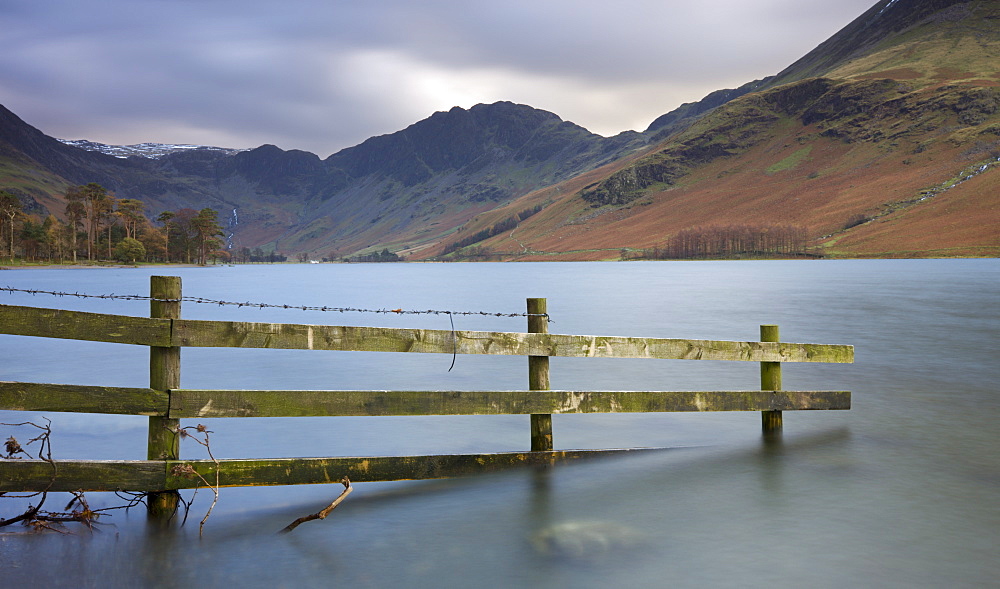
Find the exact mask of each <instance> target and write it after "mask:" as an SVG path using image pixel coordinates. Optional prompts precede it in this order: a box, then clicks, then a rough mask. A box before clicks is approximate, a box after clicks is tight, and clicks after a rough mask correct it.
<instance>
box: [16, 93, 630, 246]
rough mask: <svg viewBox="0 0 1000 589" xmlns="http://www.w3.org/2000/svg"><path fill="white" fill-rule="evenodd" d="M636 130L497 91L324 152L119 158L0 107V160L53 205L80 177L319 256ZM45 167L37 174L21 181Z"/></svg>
mask: <svg viewBox="0 0 1000 589" xmlns="http://www.w3.org/2000/svg"><path fill="white" fill-rule="evenodd" d="M644 143H645V142H644V140H643V138H642V137H641V136H640V134H638V133H634V132H629V133H623V134H620V135H618V136H616V137H612V138H605V137H601V136H599V135H596V134H594V133H591V132H589V131H587V130H586V129H584V128H583V127H580V126H578V125H575V124H573V123H570V122H567V121H563V120H562V119H560V118H559V117H558V116H556V115H555V114H552V113H550V112H546V111H542V110H538V109H534V108H531V107H529V106H525V105H518V104H513V103H510V102H499V103H496V104H491V105H485V104H481V105H477V106H474V107H472V108H470V109H467V110H466V109H462V108H457V107H456V108H453V109H451V110H450V111H448V112H439V113H435V114H434V115H432V116H431V117H429V118H427V119H425V120H423V121H419V122H417V123H414V124H413V125H410V126H409V127H407V128H406V129H403V130H401V131H399V132H396V133H393V134H390V135H383V136H380V137H373V138H371V139H368V140H367V141H365V142H363V143H362V144H360V145H357V146H355V147H351V148H347V149H344V150H342V151H340V152H338V153H335V154H333V155H331V156H330V157H328V158H327V159H325V160H321V159H320V158H319V157H317V156H316V155H314V154H311V153H308V152H304V151H298V150H290V151H284V150H281V149H279V148H277V147H275V146H273V145H263V146H261V147H258V148H256V149H252V150H248V151H240V152H237V153H231V151H229V150H225V149H222V148H206V149H176V148H173V149H158V152H159V153H157V157H155V158H153V157H148V156H149V155H150V154H149V150H145V151H146V152H145V153H143V156H138V155H132V156H130V157H127V158H124V159H123V158H120V157H113V156H111V155H107V154H105V153H100V152H98V151H92V150H96V149H99V150H100V151H101V152H108V151H112V152H113V151H115V150H113V149H110V148H101V147H100V146H99V145H98V144H94V143H87V144H79V145H81V146H82V147H85V148H86V149H80V148H78V147H77V146H73V145H68V144H66V143H65V142H60V141H59V140H56V139H53V138H51V137H48V136H46V135H44V134H43V133H42V132H41V131H39V130H37V129H35V128H33V127H31V126H30V125H28V124H26V123H24V122H23V121H21V120H20V119H19V118H17V117H16V115H14V114H13V113H11V112H10V111H8V110H6V109H2V108H0V155H4V154H5V155H6V156H7V158H8V159H7V161H10V162H11V163H10V166H9V167H6V166H4V167H0V182H2V183H3V184H4V185H5V186H9V187H10V189H12V190H14V191H15V193H17V194H19V195H20V196H21V198H22V200H24V201H26V202H27V201H29V200H33V201H37V202H39V203H43V205H44V208H46V209H48V211H50V212H52V213H54V214H56V215H60V214H61V212H62V208H63V207H62V206H61V205H60V204H59V203H58V200H57V198H56V195H57V194H58V193H59V192H60V191H62V190H63V189H64V188H65V187H66V186H67V185H69V184H80V183H86V182H98V183H100V184H102V185H104V186H105V187H106V188H109V189H110V190H112V191H114V192H115V193H116V194H117V195H118V196H129V197H136V198H140V199H141V200H143V201H144V202H146V203H147V212H148V213H150V214H151V216H153V217H155V216H156V215H157V214H158V213H159V212H161V211H163V210H166V209H177V208H181V207H191V208H196V209H197V208H202V207H204V206H210V207H213V208H216V209H217V210H219V211H221V212H222V214H223V216H227V215H229V214H230V211H233V212H234V218H235V219H238V223H239V224H238V226H237V227H236V229H237V231H236V236H235V237H236V244H237V245H238V246H244V245H245V246H248V247H255V246H264V247H267V248H276V249H278V250H280V251H283V252H299V251H308V252H312V253H313V254H314V255H315V257H320V256H326V255H327V254H328V253H330V252H331V251H332V250H336V252H337V253H338V254H352V253H355V252H358V251H361V250H364V249H365V248H368V247H372V248H374V247H376V246H377V247H378V248H379V249H381V248H384V247H387V246H388V247H391V248H393V249H399V248H400V247H401V245H402V244H403V243H404V242H413V243H418V242H420V241H427V240H429V239H434V238H436V237H438V236H440V235H442V234H445V233H447V232H450V231H452V230H453V229H454V227H455V226H456V225H458V224H461V223H462V222H464V221H466V220H468V219H469V218H470V217H471V216H472V215H474V214H476V213H479V212H482V211H484V210H488V209H490V208H493V207H495V206H496V205H497V204H498V203H504V202H507V201H509V200H511V199H513V198H515V197H518V196H521V195H523V194H525V193H528V192H530V191H532V190H535V189H537V188H540V187H543V186H547V185H550V184H552V183H554V182H558V181H561V180H564V179H567V178H570V177H572V176H574V175H577V174H579V173H581V172H583V171H586V170H589V169H592V168H593V167H595V166H599V165H602V164H605V163H608V162H611V161H614V160H616V159H617V158H618V157H620V156H621V155H622V154H623V153H626V152H628V151H630V150H634V149H636V148H638V147H641V146H642V145H644ZM119 155H120V154H119ZM2 161H4V160H3V158H0V162H2ZM4 170H7V171H8V173H7V174H3V172H4ZM28 170H31V172H30V173H27V171H28ZM43 176H44V177H45V178H46V181H45V182H44V183H43V182H40V181H39V182H36V183H35V185H30V183H28V184H26V183H25V182H24V181H23V180H24V178H25V177H34V178H42V177H43ZM19 178H20V179H19ZM43 201H44V202H43Z"/></svg>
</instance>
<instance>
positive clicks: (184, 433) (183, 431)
mask: <svg viewBox="0 0 1000 589" xmlns="http://www.w3.org/2000/svg"><path fill="white" fill-rule="evenodd" d="M190 429H193V430H195V431H197V432H198V433H200V434H205V439H204V440H201V439H199V438H198V437H197V436H194V435H193V434H191V433H189V432H188V431H187V430H190ZM177 431H178V433H179V434H180V436H181V437H182V438H191V439H192V440H194V441H195V442H198V443H199V444H201V445H202V446H204V447H205V451H206V452H208V457H209V458H211V459H212V462H214V463H215V485H212V484H211V483H209V482H208V481H207V480H205V477H203V476H201V473H199V472H197V471H195V470H194V468H192V467H191V465H189V464H188V465H184V466H186V467H187V470H185V471H184V472H183V473H182V474H183V475H185V476H189V477H190V476H192V475H194V476H197V477H198V478H200V479H201V480H202V482H204V483H205V486H206V487H208V488H209V489H212V493H214V494H215V497H214V498H213V499H212V505H210V506H209V507H208V511H207V512H205V517H203V518H201V523H199V524H198V536H199V537H200V536H202V535H203V534H204V533H205V522H206V521H208V516H210V515H212V510H213V509H215V504H216V503H218V502H219V461H218V459H216V458H215V456H214V455H213V454H212V447H211V446H210V445H209V443H208V434H210V433H212V432H210V431H209V430H208V428H206V427H205V426H204V425H202V424H200V423H199V424H198V425H197V426H195V427H184V428H180V429H178V430H177ZM174 468H175V469H176V468H179V467H174ZM195 492H197V489H195ZM192 501H194V498H193V497H192ZM184 519H185V520H187V513H186V512H185V514H184Z"/></svg>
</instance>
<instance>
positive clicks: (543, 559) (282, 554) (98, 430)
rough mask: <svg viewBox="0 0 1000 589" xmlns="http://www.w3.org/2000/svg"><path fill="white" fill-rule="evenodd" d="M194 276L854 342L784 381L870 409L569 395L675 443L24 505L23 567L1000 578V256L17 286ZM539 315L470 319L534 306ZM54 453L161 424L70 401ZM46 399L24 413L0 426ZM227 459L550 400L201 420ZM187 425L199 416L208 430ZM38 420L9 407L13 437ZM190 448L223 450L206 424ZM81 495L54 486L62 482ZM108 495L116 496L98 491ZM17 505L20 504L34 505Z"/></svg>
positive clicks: (230, 382) (747, 369)
mask: <svg viewBox="0 0 1000 589" xmlns="http://www.w3.org/2000/svg"><path fill="white" fill-rule="evenodd" d="M164 273H169V274H171V275H179V276H181V277H182V279H183V285H184V294H186V295H190V296H201V297H206V298H214V299H225V300H233V301H252V302H266V303H280V304H290V305H328V306H338V307H363V308H373V309H378V308H388V309H395V308H400V307H402V308H405V309H441V310H469V311H480V310H482V311H490V312H522V311H523V310H524V306H525V298H527V297H547V298H548V306H549V312H550V314H551V315H552V318H553V323H552V324H551V325H550V331H552V332H553V333H578V334H597V335H636V336H650V337H681V338H693V339H724V340H756V339H758V325H759V324H762V323H776V324H779V325H780V327H781V333H782V340H784V341H802V342H815V343H836V344H853V345H854V346H855V353H856V362H855V363H854V364H849V365H845V364H835V365H808V364H788V365H786V367H785V369H784V386H785V388H786V389H799V390H810V389H812V390H850V391H852V392H853V409H852V410H850V411H830V412H819V411H817V412H786V413H785V427H784V434H783V436H782V438H781V439H780V440H779V441H777V442H766V441H765V440H763V439H762V437H761V433H760V416H759V414H757V413H711V414H662V415H562V416H560V415H557V416H555V417H554V432H555V434H554V436H555V445H556V448H557V449H568V448H607V447H640V446H653V447H665V448H672V449H671V450H667V451H664V452H657V453H647V454H643V455H640V456H632V457H628V458H624V459H610V460H600V461H592V462H585V463H578V464H573V465H567V466H562V467H557V468H555V469H553V470H551V471H549V472H547V473H539V472H535V471H533V470H530V469H528V470H514V471H509V472H505V473H501V474H495V475H489V476H474V477H468V478H461V479H451V480H447V481H418V482H399V483H361V484H357V485H356V488H355V490H354V492H353V493H352V494H351V495H350V496H349V497H348V498H347V499H346V500H345V502H344V503H343V504H342V505H341V506H340V507H339V508H338V509H337V510H336V511H335V512H333V514H332V515H331V516H330V518H328V519H327V520H325V521H316V522H309V523H306V524H303V525H302V526H300V527H299V528H298V529H297V530H295V531H294V532H293V533H291V534H288V535H282V536H278V535H276V534H275V532H276V531H277V530H279V529H281V528H282V527H284V526H285V525H286V524H288V523H289V522H291V521H292V520H294V519H295V518H297V517H299V516H301V515H305V514H308V513H313V512H315V511H317V510H319V509H320V508H322V507H323V506H325V505H326V504H327V503H329V502H330V501H331V500H332V499H333V498H334V497H335V496H336V495H337V494H338V493H339V492H340V490H341V489H342V487H340V486H339V485H333V486H319V485H309V486H300V487H272V488H255V489H222V493H221V498H220V501H219V504H218V506H217V507H216V509H215V511H214V512H213V514H212V516H211V518H210V519H209V520H208V523H207V524H206V529H205V535H204V538H201V539H199V537H198V525H197V523H198V520H200V519H201V517H202V516H203V515H204V513H205V510H206V509H207V508H208V506H209V504H210V502H211V494H210V493H209V492H207V491H202V492H201V493H199V495H198V496H197V498H196V500H195V503H194V505H193V507H192V511H191V516H190V517H189V520H188V523H187V525H186V526H185V527H183V528H181V529H180V530H177V531H172V532H169V533H162V532H157V531H155V530H152V529H148V528H147V526H146V522H145V513H144V511H143V510H142V508H140V509H138V510H133V511H132V512H131V513H128V514H126V513H125V512H122V511H118V512H114V515H113V516H111V517H109V518H106V521H107V522H108V523H110V524H111V525H106V526H102V527H101V528H100V530H99V531H95V532H94V533H89V532H86V531H82V530H80V529H78V528H74V529H73V531H74V533H73V534H72V535H60V534H54V533H47V534H25V533H22V530H20V529H12V528H6V529H3V530H0V575H2V577H0V578H2V581H0V584H2V585H4V586H10V587H14V586H39V587H41V586H45V587H147V586H148V587H192V586H201V587H215V586H221V585H223V584H224V583H225V584H234V585H240V586H244V587H330V586H341V585H349V586H352V587H488V586H494V587H512V586H530V587H607V586H609V585H610V586H612V587H654V586H656V587H659V586H669V587H765V586H767V587H795V588H798V587H811V588H817V587H819V588H822V587H831V588H833V587H849V586H854V587H983V586H996V583H997V579H998V578H1000V558H998V556H1000V555H998V550H997V539H998V530H1000V508H998V504H1000V501H998V500H1000V453H998V452H997V442H998V441H1000V435H998V431H1000V429H998V424H997V417H998V415H1000V411H998V409H1000V391H998V388H1000V387H998V385H1000V294H998V293H1000V260H996V259H988V260H872V261H809V262H806V261H769V262H648V263H645V262H644V263H537V264H384V265H367V264H357V265H281V266H243V267H217V268H206V269H200V268H192V269H170V270H169V271H166V272H165V271H164V270H163V269H159V270H156V271H152V270H147V269H123V270H114V269H102V270H11V271H3V272H0V286H10V287H15V288H36V289H43V290H61V291H71V292H83V293H91V294H100V293H117V294H147V293H148V291H149V275H150V274H164ZM0 303H6V304H18V305H35V306H40V307H56V308H64V309H76V310H87V311H97V312H106V313H122V314H130V315H138V316H145V315H148V303H143V302H128V301H106V300H82V299H76V298H55V297H51V296H44V295H37V296H31V295H26V294H16V295H8V294H0ZM182 313H183V316H185V317H187V318H195V319H232V320H243V321H274V322H285V323H317V324H323V323H325V324H349V325H386V326H397V327H408V326H417V327H426V328H435V329H448V328H449V327H450V326H449V324H448V318H447V317H446V316H396V315H393V316H385V315H370V314H339V313H323V312H309V311H297V310H260V309H247V308H243V309H237V308H231V307H217V306H213V305H204V304H189V303H186V304H185V305H184V309H183V311H182ZM524 322H525V320H524V319H523V318H494V317H457V318H456V328H457V329H470V330H489V331H523V330H524V325H525V323H524ZM0 353H2V355H3V358H4V362H3V374H2V375H0V378H2V379H3V380H17V381H36V382H54V383H74V384H95V385H96V384H102V385H111V386H140V387H141V386H147V385H148V350H147V349H145V348H141V347H133V346H121V345H114V344H95V343H84V342H64V341H57V340H46V339H42V338H24V337H20V338H18V337H13V336H0ZM451 361H452V358H451V357H450V356H447V355H431V354H364V353H354V352H310V351H281V350H214V349H190V348H189V349H185V350H184V351H183V353H182V376H181V383H182V386H184V387H187V388H230V389H240V388H247V389H267V388H274V389H282V388H285V389H364V388H373V389H394V388H415V389H446V390H455V389H463V388H464V389H523V388H526V382H527V367H526V366H527V361H526V360H525V359H524V358H506V357H474V356H459V357H458V358H457V362H456V364H455V367H454V369H453V370H452V371H451V372H448V367H449V365H450V364H451ZM758 385H759V374H758V366H757V365H756V364H753V363H742V362H741V363H725V362H686V361H650V360H589V359H582V360H581V359H567V358H554V359H552V387H553V388H556V389H575V388H580V389H583V388H593V389H603V388H607V389H633V390H655V389H659V390H713V389H715V390H726V389H755V388H757V387H758ZM44 416H45V417H48V418H49V419H51V420H52V429H53V431H54V434H53V452H54V455H55V457H57V458H93V459H114V458H117V459H142V458H145V436H146V419H145V418H143V417H115V416H98V415H78V414H69V413H46V414H45V415H44ZM41 418H42V415H41V414H33V413H28V414H25V413H16V412H0V422H5V423H14V422H20V421H25V420H26V419H34V420H39V419H41ZM203 422H204V423H205V424H206V425H208V426H209V429H211V430H212V431H213V432H214V433H213V434H212V447H213V451H214V453H215V455H216V456H217V457H220V458H222V457H226V458H237V457H247V458H250V457H254V458H257V457H278V456H338V455H341V456H344V455H346V456H359V455H369V454H370V455H385V454H411V453H412V454H423V453H466V452H500V451H511V450H521V449H527V448H528V444H529V440H528V418H527V416H497V417H491V416H487V417H464V416H461V417H431V418H421V417H405V418H403V417H401V418H315V419H314V418H285V419H229V420H222V419H216V420H203ZM196 423H198V421H196V420H185V421H184V423H183V425H195V424H196ZM11 434H14V435H17V436H18V437H19V439H22V441H23V440H25V439H27V438H28V437H30V435H29V434H28V432H25V431H18V430H15V429H13V428H10V427H6V426H3V427H2V428H0V435H2V436H4V438H6V436H7V435H11ZM181 453H182V456H186V457H191V458H202V457H204V451H203V450H202V449H201V448H200V447H199V446H197V445H196V444H194V443H192V442H185V443H184V444H183V445H182V449H181ZM66 497H67V496H65V495H57V496H55V497H54V498H50V499H49V503H48V504H47V505H48V506H49V507H50V508H52V509H58V508H60V507H62V504H64V502H65V498H66ZM90 500H91V503H92V506H104V505H114V504H118V503H120V501H119V500H117V499H116V498H115V497H114V496H113V495H110V494H97V493H95V494H91V495H90ZM23 508H24V504H23V503H17V502H15V501H14V500H10V499H8V500H4V501H0V516H5V517H9V516H10V515H12V514H14V513H16V512H18V511H20V510H23Z"/></svg>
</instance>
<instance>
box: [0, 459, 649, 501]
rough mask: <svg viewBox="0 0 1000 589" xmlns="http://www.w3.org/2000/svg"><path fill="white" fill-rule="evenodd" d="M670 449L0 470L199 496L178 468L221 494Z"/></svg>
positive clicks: (33, 478) (25, 464) (26, 483)
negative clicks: (223, 490)
mask: <svg viewBox="0 0 1000 589" xmlns="http://www.w3.org/2000/svg"><path fill="white" fill-rule="evenodd" d="M665 450H667V449H666V448H622V449H611V450H554V451H547V452H497V453H488V454H430V455H417V456H364V457H335V458H261V459H257V458H237V459H224V460H219V461H218V464H216V462H214V461H212V460H56V461H54V462H51V463H50V462H45V461H42V460H8V461H4V462H0V465H2V466H3V472H4V477H3V478H2V479H0V492H8V493H23V492H30V491H38V490H40V489H45V488H46V487H48V489H47V490H49V491H56V492H59V491H120V490H130V491H153V490H177V489H195V488H200V487H204V486H205V483H204V482H203V481H202V480H201V479H199V478H198V477H190V476H184V475H183V474H181V473H182V472H183V471H180V472H179V469H177V468H175V467H178V466H180V467H183V466H185V465H189V466H191V467H192V468H193V469H194V470H195V472H197V473H198V474H200V475H202V476H203V477H205V479H206V480H210V481H214V480H215V473H216V470H218V472H219V486H220V487H246V486H271V485H317V484H328V483H339V482H340V479H341V478H342V477H344V476H347V477H348V478H349V479H350V480H351V482H354V483H369V482H379V481H407V480H425V479H441V478H451V477H456V476H463V475H470V474H480V473H486V472H495V471H501V470H506V469H509V468H512V467H516V466H549V465H554V464H560V463H566V462H574V461H579V460H584V459H595V458H605V457H612V456H621V455H629V454H633V455H634V454H639V453H644V452H657V451H658V452H663V451H665Z"/></svg>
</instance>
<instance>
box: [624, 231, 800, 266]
mask: <svg viewBox="0 0 1000 589" xmlns="http://www.w3.org/2000/svg"><path fill="white" fill-rule="evenodd" d="M776 255H810V248H809V236H808V233H807V232H806V229H805V228H804V227H800V226H796V225H726V226H712V227H696V228H689V229H682V230H681V231H678V232H677V233H675V234H674V235H672V236H671V237H670V239H668V240H667V243H665V244H664V245H663V246H662V247H653V248H649V249H644V250H641V251H640V252H638V254H636V253H634V252H631V253H629V254H627V255H626V254H624V253H623V257H625V258H632V259H647V260H665V259H689V258H734V257H767V256H776Z"/></svg>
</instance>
